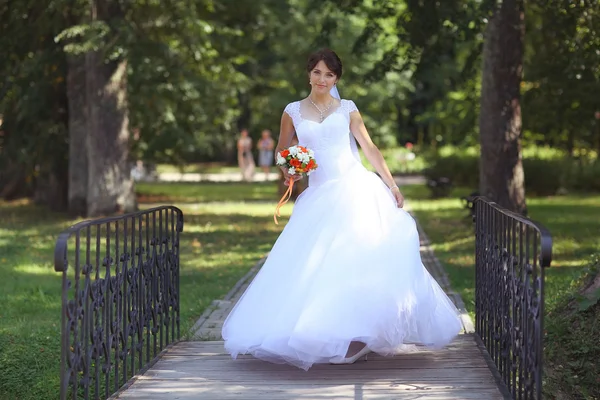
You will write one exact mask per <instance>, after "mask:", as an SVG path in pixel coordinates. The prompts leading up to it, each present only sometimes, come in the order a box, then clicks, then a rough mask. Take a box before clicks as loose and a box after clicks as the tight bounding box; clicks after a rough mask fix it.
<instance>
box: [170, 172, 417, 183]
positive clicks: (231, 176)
mask: <svg viewBox="0 0 600 400" xmlns="http://www.w3.org/2000/svg"><path fill="white" fill-rule="evenodd" d="M278 179H280V178H279V174H278V173H276V172H271V173H270V174H269V175H268V176H267V177H266V179H265V174H264V173H262V172H257V173H255V174H254V179H253V180H254V182H264V181H270V182H274V181H277V180H278ZM396 180H397V181H399V182H400V183H399V185H415V184H423V183H425V178H424V177H422V176H420V175H407V176H398V177H396ZM158 181H159V182H241V181H242V175H241V174H240V173H235V172H219V173H214V174H213V173H196V172H184V173H180V172H161V173H160V174H158Z"/></svg>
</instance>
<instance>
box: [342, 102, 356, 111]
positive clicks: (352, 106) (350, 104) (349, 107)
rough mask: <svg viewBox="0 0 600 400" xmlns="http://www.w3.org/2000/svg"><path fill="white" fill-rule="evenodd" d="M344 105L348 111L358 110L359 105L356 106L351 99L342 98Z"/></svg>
mask: <svg viewBox="0 0 600 400" xmlns="http://www.w3.org/2000/svg"><path fill="white" fill-rule="evenodd" d="M340 102H341V105H342V107H344V108H345V109H346V110H348V112H354V111H358V107H356V103H354V101H353V100H350V99H341V100H340Z"/></svg>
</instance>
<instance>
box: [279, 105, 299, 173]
mask: <svg viewBox="0 0 600 400" xmlns="http://www.w3.org/2000/svg"><path fill="white" fill-rule="evenodd" d="M295 136H296V130H295V129H294V122H293V121H292V117H290V116H289V115H288V113H286V112H284V113H283V115H282V116H281V126H280V128H279V139H278V140H277V146H276V147H275V160H277V154H278V153H279V152H280V151H282V150H285V149H287V148H288V147H290V146H291V145H292V143H293V141H294V139H295ZM280 168H281V170H282V171H283V176H284V177H285V180H286V182H287V181H288V179H289V178H290V175H289V174H288V172H287V170H286V169H285V168H282V167H280ZM300 178H301V176H300V175H294V180H296V181H297V180H298V179H300Z"/></svg>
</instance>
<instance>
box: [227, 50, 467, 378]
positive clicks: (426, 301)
mask: <svg viewBox="0 0 600 400" xmlns="http://www.w3.org/2000/svg"><path fill="white" fill-rule="evenodd" d="M307 72H308V78H309V83H310V85H311V87H312V89H311V92H310V94H309V96H308V97H307V98H305V99H303V100H300V101H296V102H294V103H290V104H288V105H287V107H286V108H285V111H284V113H283V116H282V118H281V129H280V136H279V142H278V144H277V151H281V150H283V149H285V148H287V147H288V146H289V145H290V143H291V142H292V139H293V138H294V135H296V136H297V137H298V140H299V143H300V144H301V145H303V146H306V147H308V148H310V149H312V150H313V151H314V154H315V159H316V161H317V163H318V165H319V167H318V168H317V170H316V171H314V172H313V173H312V174H311V176H310V179H309V186H308V188H307V189H306V190H305V191H304V192H303V193H302V194H301V195H300V197H299V198H298V199H297V200H296V203H295V206H294V211H293V214H292V216H291V218H290V220H289V222H288V224H287V226H286V227H285V229H284V230H283V232H282V233H281V235H280V236H279V238H278V239H277V241H276V242H275V245H274V246H273V248H272V250H271V252H270V254H269V256H268V258H267V260H266V261H265V263H264V265H263V267H262V268H261V270H260V271H259V273H258V274H257V276H256V277H255V278H254V281H253V282H252V283H251V284H250V286H249V287H248V289H247V290H246V292H245V293H244V294H243V296H242V297H241V298H240V300H239V302H238V303H237V304H236V305H235V307H234V308H233V310H232V311H231V313H230V314H229V316H228V317H227V319H226V321H225V323H224V325H223V331H222V335H223V339H224V340H225V348H226V350H227V351H228V352H229V353H230V354H231V355H232V356H233V358H236V357H237V355H238V354H252V355H253V356H254V357H257V358H259V359H262V360H266V361H270V362H274V363H289V364H292V365H295V366H297V367H299V368H302V369H305V370H308V369H309V368H310V367H311V366H312V365H313V364H315V363H333V364H345V363H353V362H355V361H356V360H357V359H359V358H361V357H363V356H364V357H365V358H366V355H367V354H368V353H369V352H375V353H378V354H381V355H386V356H387V355H394V354H399V353H403V352H409V351H416V350H417V345H419V346H425V347H426V348H432V349H439V348H442V347H444V346H445V345H447V344H448V343H450V341H451V340H452V339H453V338H454V337H455V336H456V335H457V334H458V333H459V331H460V330H461V323H460V319H459V317H458V311H457V309H456V307H455V306H454V304H453V303H452V302H451V301H450V299H449V298H448V297H447V296H446V294H445V293H444V292H443V291H442V289H441V288H440V286H439V285H438V284H437V282H436V281H435V280H434V279H433V278H432V277H431V275H430V274H429V272H428V271H427V270H426V269H425V267H424V266H423V264H422V262H421V257H420V253H419V236H418V233H417V228H416V225H415V221H414V220H413V219H412V217H411V216H410V215H409V214H408V213H407V212H406V211H404V210H403V209H402V207H403V204H404V197H403V196H402V194H401V193H400V190H399V189H398V186H397V185H396V184H395V183H394V179H393V177H392V175H391V173H390V171H389V169H388V167H387V165H386V163H385V160H384V159H383V157H382V155H381V153H380V151H379V150H378V149H377V147H376V146H375V145H374V144H373V142H372V141H371V138H370V137H369V134H368V132H367V129H366V128H365V125H364V123H363V120H362V118H361V115H360V113H359V112H358V110H357V108H356V105H355V104H354V102H353V101H351V100H342V99H339V98H337V96H332V93H333V94H334V95H335V94H337V90H336V89H335V86H336V83H337V82H338V80H339V79H340V77H341V76H342V62H341V60H340V59H339V57H338V56H337V55H336V54H335V53H334V52H333V51H331V50H328V49H324V50H320V51H318V52H316V53H314V54H313V55H311V56H310V58H309V60H308V65H307ZM356 141H358V143H359V144H360V147H361V148H362V149H363V151H364V154H365V156H366V158H367V159H368V160H369V162H370V163H371V164H372V165H373V166H374V167H375V169H376V170H377V172H378V173H379V176H381V177H382V179H380V178H379V177H378V176H377V175H375V174H374V173H372V172H369V171H368V170H367V169H366V168H365V167H364V166H363V165H362V163H361V162H360V157H359V156H358V151H357V146H356ZM283 173H284V175H285V179H286V184H287V183H289V180H290V179H299V178H298V177H297V176H290V175H289V174H288V173H287V171H286V170H285V169H284V170H283Z"/></svg>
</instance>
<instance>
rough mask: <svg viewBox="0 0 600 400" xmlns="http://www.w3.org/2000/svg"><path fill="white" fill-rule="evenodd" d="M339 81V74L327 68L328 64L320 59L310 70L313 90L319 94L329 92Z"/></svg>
mask: <svg viewBox="0 0 600 400" xmlns="http://www.w3.org/2000/svg"><path fill="white" fill-rule="evenodd" d="M336 81H337V76H336V75H335V74H334V73H333V72H332V71H331V70H330V69H329V68H327V64H325V63H324V62H323V61H319V62H318V63H317V65H315V67H314V68H313V69H312V71H310V82H311V85H312V90H313V92H316V93H319V94H325V93H329V91H330V90H331V88H332V87H333V85H335V83H336Z"/></svg>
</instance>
